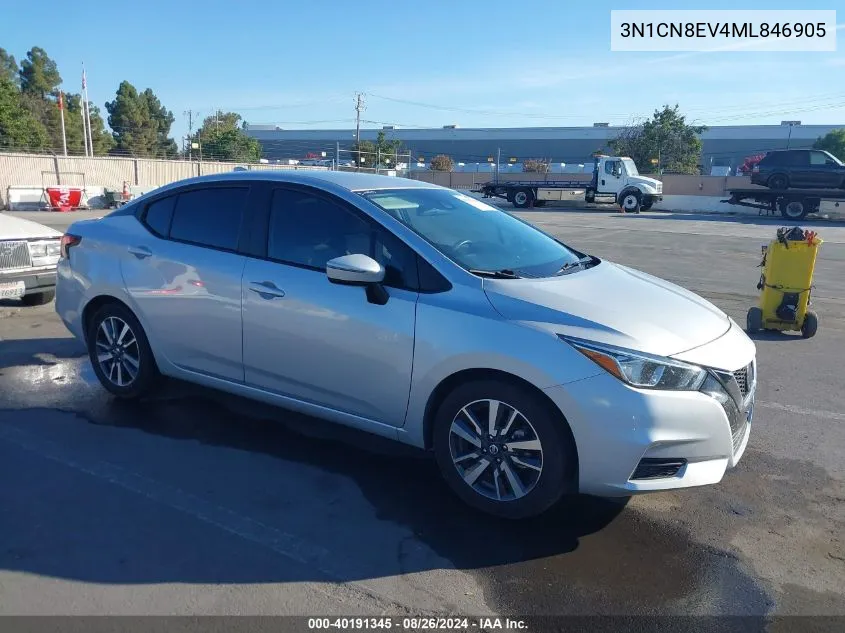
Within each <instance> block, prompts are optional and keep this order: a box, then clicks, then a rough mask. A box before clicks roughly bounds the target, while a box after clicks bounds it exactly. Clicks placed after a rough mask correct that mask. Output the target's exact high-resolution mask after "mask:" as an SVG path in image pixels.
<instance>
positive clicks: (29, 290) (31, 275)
mask: <svg viewBox="0 0 845 633" xmlns="http://www.w3.org/2000/svg"><path fill="white" fill-rule="evenodd" d="M18 281H22V282H23V283H24V288H25V290H24V294H27V295H30V294H36V293H39V292H47V291H49V290H53V289H54V288H55V287H56V267H55V266H52V267H46V268H38V269H34V270H33V269H23V270H15V271H11V272H3V271H0V284H4V283H14V282H18Z"/></svg>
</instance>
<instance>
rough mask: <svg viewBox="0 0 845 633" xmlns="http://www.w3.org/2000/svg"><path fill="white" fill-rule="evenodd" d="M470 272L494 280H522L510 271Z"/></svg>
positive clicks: (480, 270)
mask: <svg viewBox="0 0 845 633" xmlns="http://www.w3.org/2000/svg"><path fill="white" fill-rule="evenodd" d="M469 272H471V273H472V274H473V275H478V276H479V277H492V278H493V279H521V277H520V276H519V275H517V274H516V273H515V272H513V271H512V270H510V269H509V268H503V269H502V270H482V269H480V268H470V269H469Z"/></svg>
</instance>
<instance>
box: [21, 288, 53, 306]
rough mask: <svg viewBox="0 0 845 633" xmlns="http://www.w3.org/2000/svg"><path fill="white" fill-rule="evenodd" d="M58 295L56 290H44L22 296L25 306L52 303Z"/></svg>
mask: <svg viewBox="0 0 845 633" xmlns="http://www.w3.org/2000/svg"><path fill="white" fill-rule="evenodd" d="M55 297H56V291H55V290H45V291H44V292H33V293H32V294H28V295H24V296H23V297H21V303H23V304H24V305H25V306H43V305H46V304H48V303H50V302H51V301H52V300H53V299H54V298H55Z"/></svg>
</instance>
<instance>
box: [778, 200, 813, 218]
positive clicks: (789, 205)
mask: <svg viewBox="0 0 845 633" xmlns="http://www.w3.org/2000/svg"><path fill="white" fill-rule="evenodd" d="M780 214H781V215H782V216H783V217H785V218H786V219H787V220H803V219H804V218H805V217H807V206H806V205H805V204H804V202H803V201H802V200H783V201H782V202H781V203H780Z"/></svg>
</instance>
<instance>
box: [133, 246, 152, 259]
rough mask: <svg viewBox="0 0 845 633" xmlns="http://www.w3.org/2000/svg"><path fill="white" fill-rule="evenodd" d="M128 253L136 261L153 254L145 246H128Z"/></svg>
mask: <svg viewBox="0 0 845 633" xmlns="http://www.w3.org/2000/svg"><path fill="white" fill-rule="evenodd" d="M129 252H130V253H132V254H133V255H134V256H135V257H137V258H138V259H145V258H147V257H151V256H152V254H153V252H152V251H151V250H150V249H149V248H147V247H146V246H130V247H129Z"/></svg>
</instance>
